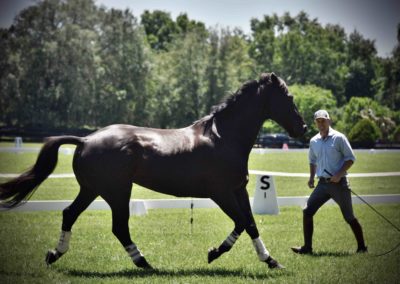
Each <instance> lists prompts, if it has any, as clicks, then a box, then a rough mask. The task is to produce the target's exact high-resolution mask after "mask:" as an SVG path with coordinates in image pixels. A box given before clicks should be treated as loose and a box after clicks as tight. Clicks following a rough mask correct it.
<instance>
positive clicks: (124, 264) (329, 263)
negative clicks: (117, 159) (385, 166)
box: [0, 205, 400, 283]
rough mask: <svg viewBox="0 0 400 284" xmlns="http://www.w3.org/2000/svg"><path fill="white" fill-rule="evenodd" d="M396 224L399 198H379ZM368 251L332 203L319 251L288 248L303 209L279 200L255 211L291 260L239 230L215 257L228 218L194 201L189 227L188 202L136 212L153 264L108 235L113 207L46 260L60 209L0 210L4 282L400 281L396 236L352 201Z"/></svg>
mask: <svg viewBox="0 0 400 284" xmlns="http://www.w3.org/2000/svg"><path fill="white" fill-rule="evenodd" d="M377 208H378V210H380V211H381V212H382V213H383V214H385V215H386V216H391V218H392V219H393V221H394V222H395V223H396V224H399V223H400V216H399V214H398V212H399V210H400V205H386V206H382V205H377ZM355 211H356V214H357V215H358V218H359V219H360V221H361V223H362V224H363V226H364V231H365V238H366V241H367V244H368V246H369V249H370V252H369V254H366V255H358V254H355V253H354V250H355V248H356V244H355V241H354V238H353V236H352V234H351V231H350V228H349V227H348V225H347V224H346V223H345V222H344V221H343V220H342V217H341V214H340V212H339V209H338V208H337V207H336V206H324V207H322V208H321V210H320V212H319V213H318V214H317V215H316V217H315V238H314V240H315V241H314V249H315V252H316V254H315V255H314V256H299V255H295V254H293V253H292V252H291V251H290V246H293V245H298V244H300V243H301V242H302V231H301V225H300V224H301V209H300V208H299V207H283V208H281V213H280V215H278V216H260V215H257V216H255V218H256V221H257V224H258V228H259V230H260V234H261V236H262V238H263V239H264V242H265V244H266V246H267V248H268V249H269V250H270V252H271V254H272V255H273V256H274V257H276V258H277V259H278V260H279V261H280V262H282V264H284V265H285V266H286V269H285V270H282V271H274V270H269V269H268V268H267V266H266V265H265V264H264V263H261V262H259V261H258V259H257V256H256V254H255V252H254V250H253V247H252V244H251V241H250V239H249V237H248V236H247V235H246V234H243V235H242V236H241V238H240V239H239V240H238V242H237V243H236V244H235V246H234V248H233V249H232V250H231V251H230V252H228V253H226V254H225V255H223V256H222V257H221V258H220V259H218V260H216V261H215V262H213V263H212V264H210V265H209V264H207V249H208V248H209V247H212V246H217V245H219V244H220V242H221V241H222V240H224V239H225V237H226V236H227V235H228V233H229V232H230V231H231V230H232V228H233V224H232V222H231V221H230V220H229V219H228V218H227V217H226V216H225V215H224V214H223V213H222V212H221V211H220V210H218V209H198V210H195V214H194V229H193V233H192V234H190V229H189V210H183V209H169V210H162V209H156V210H150V211H149V214H148V215H146V216H145V217H136V216H133V217H131V219H130V229H131V234H132V238H133V240H134V241H135V242H136V243H137V245H138V246H139V248H140V249H141V250H142V251H143V253H144V254H145V255H146V257H147V259H148V261H149V262H150V263H151V264H152V265H153V266H154V267H155V268H156V269H157V270H155V271H153V272H148V271H142V270H139V269H136V268H134V267H133V264H132V263H131V260H130V259H129V257H128V256H127V255H126V253H125V251H124V250H123V248H122V246H121V245H120V244H119V243H118V241H117V240H116V238H115V237H114V236H113V235H112V233H111V213H110V212H109V211H86V212H84V213H83V214H82V216H81V217H80V219H79V220H78V221H77V223H76V224H75V226H74V229H73V235H72V240H71V248H70V251H69V252H68V253H67V254H65V255H64V256H63V257H62V258H61V259H60V260H59V261H58V262H56V263H55V264H53V265H52V266H51V267H50V268H47V267H46V266H45V262H44V255H45V253H46V251H47V249H50V248H53V247H54V246H55V245H56V242H57V239H58V234H59V229H58V228H59V227H60V224H61V212H25V213H22V212H18V213H13V212H7V213H1V214H0V223H1V227H2V229H1V231H0V244H1V250H0V279H1V282H2V283H110V282H115V283H267V282H273V283H399V282H398V281H399V280H400V272H399V264H400V250H396V251H394V252H392V253H390V254H388V255H386V256H381V257H374V256H373V254H376V253H380V252H384V251H386V250H389V249H391V248H392V247H394V246H395V245H396V244H397V243H398V242H399V239H400V238H399V234H398V232H396V231H395V230H394V229H391V228H390V227H389V226H388V225H387V224H385V223H383V222H382V221H381V219H380V218H379V217H377V216H376V215H375V214H374V213H373V212H372V211H371V210H369V209H368V208H367V207H366V206H363V205H356V206H355Z"/></svg>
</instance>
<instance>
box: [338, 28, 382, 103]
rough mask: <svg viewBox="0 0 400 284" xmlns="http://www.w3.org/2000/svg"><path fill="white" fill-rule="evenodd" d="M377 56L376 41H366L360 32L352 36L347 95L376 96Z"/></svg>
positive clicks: (349, 49)
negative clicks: (375, 59)
mask: <svg viewBox="0 0 400 284" xmlns="http://www.w3.org/2000/svg"><path fill="white" fill-rule="evenodd" d="M375 56H376V49H375V43H374V41H371V40H368V39H364V37H363V36H362V35H361V34H360V33H359V32H358V31H354V32H353V33H352V34H350V37H349V41H348V57H347V58H348V66H349V75H348V76H347V81H346V90H345V95H346V98H347V100H350V98H351V97H369V98H372V97H373V96H374V88H373V80H374V79H375V68H374V61H373V59H374V58H375Z"/></svg>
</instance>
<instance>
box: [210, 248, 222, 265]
mask: <svg viewBox="0 0 400 284" xmlns="http://www.w3.org/2000/svg"><path fill="white" fill-rule="evenodd" d="M220 255H221V253H220V252H219V250H218V249H217V248H210V249H209V250H208V263H211V262H213V261H214V260H215V259H217V258H218V257H219V256H220Z"/></svg>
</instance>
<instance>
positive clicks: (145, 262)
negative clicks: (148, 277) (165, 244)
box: [135, 257, 153, 269]
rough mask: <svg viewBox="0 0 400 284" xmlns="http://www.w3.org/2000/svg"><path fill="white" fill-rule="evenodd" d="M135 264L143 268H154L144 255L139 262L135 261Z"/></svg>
mask: <svg viewBox="0 0 400 284" xmlns="http://www.w3.org/2000/svg"><path fill="white" fill-rule="evenodd" d="M135 265H136V266H137V267H139V268H143V269H153V267H152V266H151V265H150V264H149V263H148V262H147V260H146V259H145V258H144V257H141V258H140V259H139V260H138V262H136V263H135Z"/></svg>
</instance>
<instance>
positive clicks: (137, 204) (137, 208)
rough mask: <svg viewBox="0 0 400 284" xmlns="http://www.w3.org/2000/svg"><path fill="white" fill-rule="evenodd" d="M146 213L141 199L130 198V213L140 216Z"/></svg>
mask: <svg viewBox="0 0 400 284" xmlns="http://www.w3.org/2000/svg"><path fill="white" fill-rule="evenodd" d="M146 214H147V208H146V204H145V203H144V201H143V200H131V204H130V215H136V216H142V215H146Z"/></svg>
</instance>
